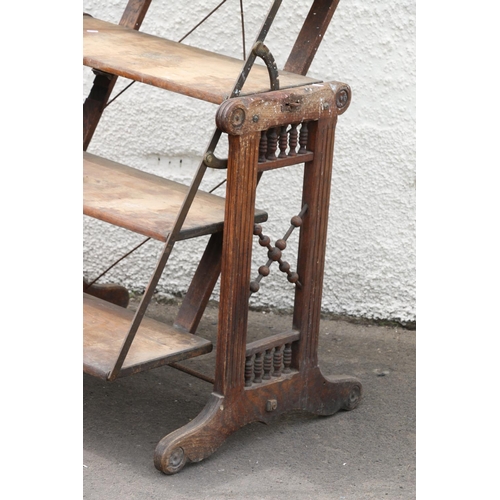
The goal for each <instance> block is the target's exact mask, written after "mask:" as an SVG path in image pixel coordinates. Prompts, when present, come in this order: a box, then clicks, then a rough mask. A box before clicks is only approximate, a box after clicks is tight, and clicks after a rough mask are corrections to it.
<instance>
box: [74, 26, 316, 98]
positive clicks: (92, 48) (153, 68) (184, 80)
mask: <svg viewBox="0 0 500 500" xmlns="http://www.w3.org/2000/svg"><path fill="white" fill-rule="evenodd" d="M83 63H84V64H85V65H86V66H90V67H92V68H95V69H98V70H101V71H105V72H107V73H112V74H114V75H118V76H123V77H125V78H129V79H131V80H136V81H139V82H142V83H147V84H149V85H154V86H155V87H160V88H163V89H166V90H171V91H173V92H178V93H180V94H184V95H188V96H191V97H195V98H197V99H202V100H204V101H209V102H213V103H215V104H220V103H222V102H223V101H224V100H226V99H227V98H228V97H229V96H230V94H231V91H232V89H233V86H234V84H235V82H236V80H237V78H238V75H239V74H240V71H241V69H242V67H243V61H241V60H239V59H235V58H232V57H227V56H223V55H220V54H216V53H214V52H209V51H207V50H202V49H198V48H195V47H190V46H189V45H184V44H182V43H177V42H172V41H170V40H166V39H163V38H159V37H155V36H152V35H148V34H146V33H141V32H139V31H136V30H133V29H128V28H124V27H122V26H118V25H115V24H112V23H108V22H106V21H101V20H99V19H95V18H93V17H90V16H83ZM279 80H280V88H281V89H286V88H291V87H298V86H301V85H309V84H311V83H318V82H320V80H315V79H313V78H308V77H305V76H301V75H296V74H294V73H289V72H286V71H281V72H280V75H279ZM269 89H270V85H269V76H268V72H267V68H266V67H265V66H264V65H261V64H255V65H254V66H253V68H252V70H251V72H250V75H249V76H248V79H247V81H246V83H245V85H244V87H243V90H242V92H241V94H240V95H248V94H255V93H259V92H267V91H269Z"/></svg>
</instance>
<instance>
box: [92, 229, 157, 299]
mask: <svg viewBox="0 0 500 500" xmlns="http://www.w3.org/2000/svg"><path fill="white" fill-rule="evenodd" d="M150 239H151V238H146V239H145V240H144V241H142V242H141V243H139V244H138V245H136V246H135V247H134V248H132V250H130V251H129V252H127V253H126V254H125V255H123V256H122V257H120V258H119V259H118V260H117V261H115V262H113V264H111V265H110V266H109V267H108V268H107V269H106V270H105V271H103V272H102V273H101V274H100V275H99V276H97V278H96V279H95V280H93V281H91V282H90V283H89V284H88V285H87V286H86V287H85V290H88V289H89V288H90V287H91V286H92V285H93V284H94V283H95V282H96V281H98V280H100V279H101V278H102V277H103V276H104V275H105V274H106V273H107V272H108V271H110V270H111V269H113V267H115V266H116V264H118V263H119V262H121V261H122V260H123V259H125V257H128V256H129V255H130V254H131V253H133V252H135V251H136V250H137V249H139V248H140V247H142V245H144V243H146V242H148V241H149V240H150Z"/></svg>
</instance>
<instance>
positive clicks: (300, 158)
mask: <svg viewBox="0 0 500 500" xmlns="http://www.w3.org/2000/svg"><path fill="white" fill-rule="evenodd" d="M313 158H314V153H313V152H312V151H309V152H307V153H304V154H303V155H295V156H287V157H286V158H276V159H275V160H267V161H266V162H263V163H261V162H259V166H258V169H259V172H266V171H268V170H275V169H277V168H283V167H290V166H292V165H298V164H300V163H307V162H309V161H311V160H312V159H313Z"/></svg>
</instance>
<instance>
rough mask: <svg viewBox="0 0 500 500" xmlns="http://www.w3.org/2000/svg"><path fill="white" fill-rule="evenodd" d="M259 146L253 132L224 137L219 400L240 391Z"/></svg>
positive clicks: (217, 390)
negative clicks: (226, 152) (226, 149)
mask: <svg viewBox="0 0 500 500" xmlns="http://www.w3.org/2000/svg"><path fill="white" fill-rule="evenodd" d="M259 141H260V133H258V132H256V133H253V134H248V135H246V136H229V157H228V170H227V187H226V220H225V223H224V240H223V247H222V269H221V285H220V299H219V300H220V306H219V324H218V333H217V357H216V367H215V385H214V390H215V392H217V393H219V394H227V393H228V392H230V391H231V390H240V389H242V388H243V385H244V367H245V345H246V334H247V320H248V298H249V297H250V288H249V283H250V270H251V259H252V239H253V226H254V220H253V213H254V210H255V208H254V207H255V190H256V188H257V161H258V156H259Z"/></svg>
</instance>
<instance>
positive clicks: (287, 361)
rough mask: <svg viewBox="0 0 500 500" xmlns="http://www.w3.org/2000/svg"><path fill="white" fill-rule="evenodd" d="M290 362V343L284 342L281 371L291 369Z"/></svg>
mask: <svg viewBox="0 0 500 500" xmlns="http://www.w3.org/2000/svg"><path fill="white" fill-rule="evenodd" d="M291 364H292V344H291V343H290V344H285V349H284V351H283V366H284V368H283V373H290V372H291V371H292V370H291V368H290V365H291Z"/></svg>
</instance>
